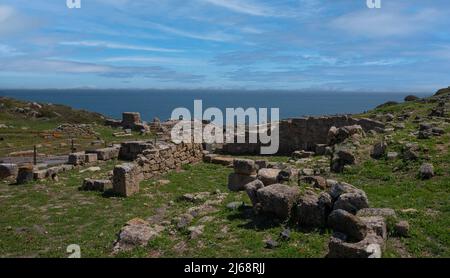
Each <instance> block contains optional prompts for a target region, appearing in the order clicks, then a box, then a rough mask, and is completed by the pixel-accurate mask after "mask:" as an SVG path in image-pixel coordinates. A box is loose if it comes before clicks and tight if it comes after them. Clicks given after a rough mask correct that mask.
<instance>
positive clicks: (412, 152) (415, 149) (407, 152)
mask: <svg viewBox="0 0 450 278" xmlns="http://www.w3.org/2000/svg"><path fill="white" fill-rule="evenodd" d="M418 158H419V146H418V145H417V144H412V143H408V144H406V145H405V146H404V147H403V159H404V160H407V161H408V160H417V159H418Z"/></svg>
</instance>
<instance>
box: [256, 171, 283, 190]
mask: <svg viewBox="0 0 450 278" xmlns="http://www.w3.org/2000/svg"><path fill="white" fill-rule="evenodd" d="M280 171H281V170H280V169H272V168H262V169H259V171H258V179H259V180H260V181H262V182H263V183H264V185H265V186H269V185H272V184H276V183H277V182H278V174H279V173H280Z"/></svg>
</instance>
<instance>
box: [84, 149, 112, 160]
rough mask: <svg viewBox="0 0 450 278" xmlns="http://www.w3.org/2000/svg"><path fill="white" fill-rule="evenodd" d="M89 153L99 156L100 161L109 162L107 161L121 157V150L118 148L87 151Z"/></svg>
mask: <svg viewBox="0 0 450 278" xmlns="http://www.w3.org/2000/svg"><path fill="white" fill-rule="evenodd" d="M87 153H95V154H97V159H98V160H102V161H107V160H112V159H117V158H118V157H119V148H117V147H110V148H103V149H97V150H92V151H87Z"/></svg>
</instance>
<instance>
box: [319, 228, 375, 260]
mask: <svg viewBox="0 0 450 278" xmlns="http://www.w3.org/2000/svg"><path fill="white" fill-rule="evenodd" d="M383 247H384V240H383V238H381V237H380V236H377V235H376V234H375V233H368V234H367V236H366V237H365V238H364V240H362V241H360V242H357V243H351V242H346V241H345V240H343V239H341V238H339V237H338V236H336V235H333V236H332V237H331V239H330V242H329V244H328V248H329V252H328V255H327V257H328V258H381V253H382V249H383Z"/></svg>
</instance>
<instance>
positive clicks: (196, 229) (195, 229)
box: [188, 225, 205, 239]
mask: <svg viewBox="0 0 450 278" xmlns="http://www.w3.org/2000/svg"><path fill="white" fill-rule="evenodd" d="M204 229H205V226H204V225H198V226H192V227H189V228H188V231H189V232H190V237H191V239H196V238H198V237H199V236H201V235H202V234H203V230H204Z"/></svg>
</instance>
